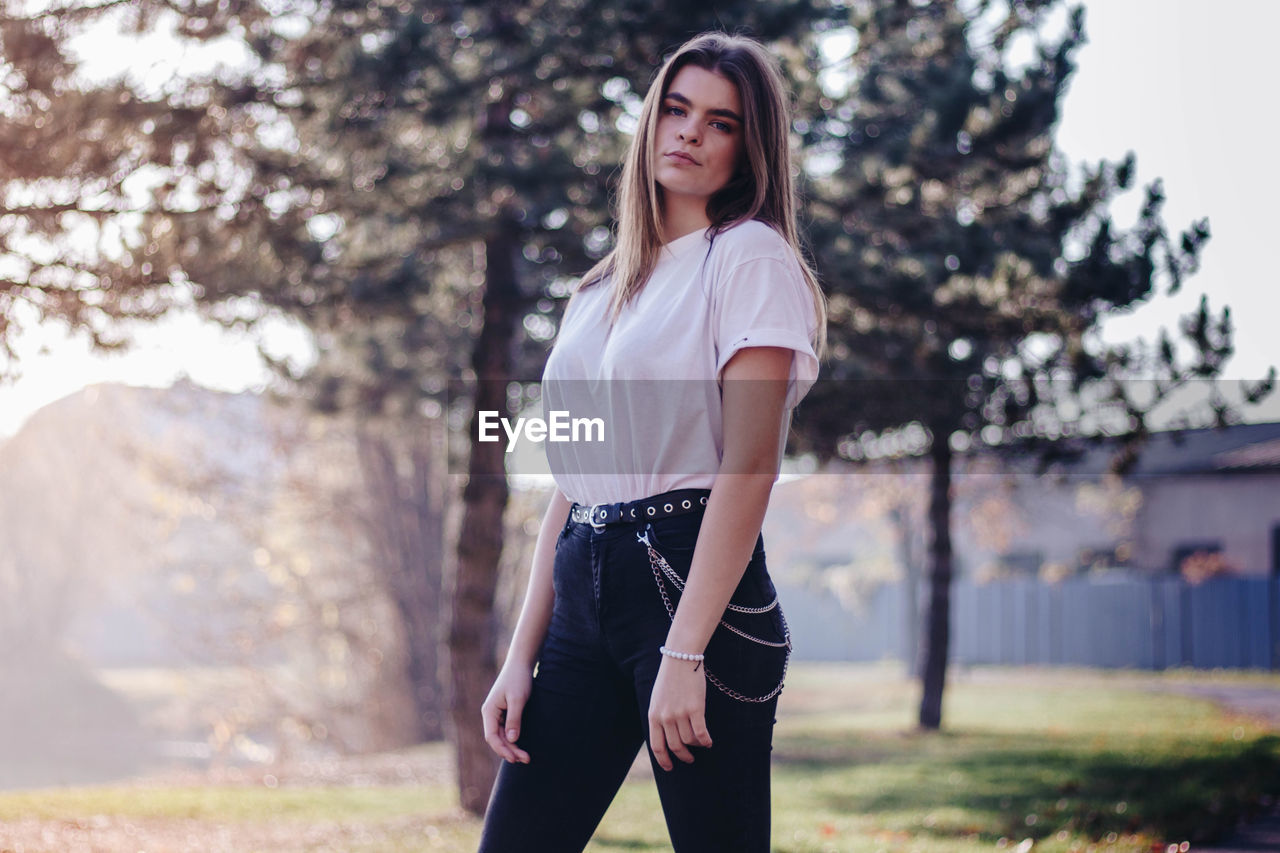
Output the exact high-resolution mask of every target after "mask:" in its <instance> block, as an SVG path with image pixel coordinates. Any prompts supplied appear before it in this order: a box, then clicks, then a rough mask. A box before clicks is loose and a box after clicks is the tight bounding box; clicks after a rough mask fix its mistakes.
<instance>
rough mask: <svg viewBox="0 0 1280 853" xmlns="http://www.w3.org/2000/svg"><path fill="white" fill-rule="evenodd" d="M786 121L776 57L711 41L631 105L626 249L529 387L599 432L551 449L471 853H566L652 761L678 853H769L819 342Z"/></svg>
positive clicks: (592, 283)
mask: <svg viewBox="0 0 1280 853" xmlns="http://www.w3.org/2000/svg"><path fill="white" fill-rule="evenodd" d="M788 113H789V110H788V105H787V100H786V91H785V87H784V84H783V81H782V77H781V74H780V73H779V71H778V68H777V66H776V63H775V61H774V60H773V58H772V56H771V55H770V54H769V53H768V52H767V51H766V50H765V49H764V48H763V47H762V46H761V45H760V44H759V43H758V42H756V41H754V40H751V39H749V38H745V37H740V36H729V35H725V34H722V33H708V34H703V35H701V36H698V37H696V38H694V39H692V40H691V41H689V42H688V43H686V44H684V45H683V46H682V47H680V48H679V50H678V51H676V53H675V54H674V55H672V56H671V58H670V59H669V60H667V62H666V63H665V64H664V65H663V67H662V69H661V70H660V71H659V73H658V76H657V78H656V80H655V81H654V83H653V85H652V87H651V88H650V90H649V92H648V94H647V95H646V97H645V100H644V106H643V108H642V110H641V115H640V124H639V128H638V130H637V133H636V136H635V138H634V141H633V144H632V147H631V150H630V152H629V154H628V157H627V159H626V162H625V164H624V166H623V172H622V184H621V188H620V194H619V210H618V217H617V219H618V231H617V244H616V248H615V249H614V250H613V251H612V252H611V253H610V254H609V255H608V256H607V257H606V258H604V260H602V261H601V262H600V263H599V264H598V265H597V266H596V267H595V268H594V269H592V270H590V271H589V272H588V273H587V274H586V275H585V276H584V277H583V279H582V281H581V283H580V285H579V287H578V289H577V290H576V291H575V293H574V294H573V296H572V298H571V299H570V302H569V305H568V306H567V307H566V310H565V316H564V321H563V324H562V326H561V329H560V333H559V336H558V338H557V340H556V343H555V346H554V348H553V350H552V352H551V354H550V356H549V358H548V361H547V366H546V370H545V373H544V375H543V398H544V405H545V406H546V408H548V409H551V408H553V407H554V408H556V409H562V408H564V407H563V406H562V405H556V403H561V404H564V403H571V404H572V403H577V404H579V405H577V406H576V407H575V406H573V405H570V407H569V410H570V411H572V412H573V414H574V415H575V416H577V415H578V414H579V410H580V409H581V408H582V406H583V405H585V404H588V403H589V404H590V406H592V407H594V409H595V410H594V411H593V413H592V414H594V415H597V416H600V417H601V418H602V420H603V421H604V422H605V423H606V432H607V433H608V439H607V441H606V443H605V447H604V449H603V450H602V449H601V447H600V446H598V445H588V443H587V442H585V441H579V442H569V443H567V444H554V443H551V442H548V443H547V444H546V445H545V446H546V448H547V454H548V458H549V460H550V462H551V468H552V471H553V474H554V478H555V481H556V485H557V488H556V490H555V492H554V494H553V496H552V499H551V503H550V506H549V507H548V509H547V513H546V516H545V517H544V519H543V522H542V528H541V532H540V534H539V536H538V541H537V545H536V547H535V553H534V558H533V566H532V570H531V575H530V579H529V588H528V592H527V594H526V597H525V601H524V606H523V609H522V611H521V614H520V618H519V620H518V623H517V626H516V629H515V633H514V635H513V637H512V641H511V646H510V648H509V650H508V653H507V658H506V662H505V664H504V665H503V667H502V669H501V671H500V673H499V674H498V677H497V679H496V680H495V682H494V685H493V689H492V690H491V691H490V693H489V696H488V698H487V699H486V700H485V702H484V705H483V707H482V709H481V717H482V720H483V725H484V731H485V738H486V740H487V742H488V743H489V745H490V746H491V747H492V748H493V750H494V752H496V753H497V754H498V755H499V756H501V757H502V758H504V759H505V762H504V763H503V764H502V766H501V768H500V770H499V773H498V779H497V783H496V785H495V786H494V790H493V793H492V796H491V799H490V801H489V806H488V810H487V812H486V815H485V824H484V830H483V835H482V838H481V842H480V849H481V851H482V853H517V851H549V853H562V852H563V853H568V851H580V850H582V849H583V848H584V847H585V846H586V844H587V842H588V841H589V839H590V838H591V835H592V833H593V832H594V830H595V828H596V826H597V825H598V823H599V821H600V819H601V818H602V817H603V815H604V813H605V811H606V809H607V808H608V806H609V804H610V802H611V801H612V800H613V797H614V795H615V794H616V793H617V791H618V788H619V786H620V785H621V784H622V781H623V779H624V777H625V776H626V775H627V772H628V770H629V769H630V768H631V766H632V764H633V762H634V760H635V758H636V756H637V754H638V752H639V750H640V748H641V747H642V746H645V745H646V744H647V746H648V749H649V758H650V762H651V765H652V767H653V772H654V776H655V778H656V780H657V785H658V793H659V797H660V799H661V802H662V809H663V813H664V816H665V818H666V824H667V829H668V832H669V834H670V838H671V842H672V845H673V847H674V849H675V850H676V851H677V853H707V851H719V850H724V851H734V852H735V853H750V851H767V850H768V849H769V829H770V793H769V772H770V767H769V764H770V752H771V750H772V748H773V746H772V742H773V726H774V723H775V722H776V719H775V717H774V712H775V710H776V707H777V701H778V699H777V697H778V693H779V691H780V690H781V689H782V682H783V679H784V677H785V673H786V664H787V659H788V656H789V653H790V649H791V639H790V633H789V631H788V629H787V625H786V621H785V619H784V617H783V613H782V609H781V607H780V606H779V604H778V599H777V593H776V591H775V589H774V585H773V582H772V580H771V578H770V576H769V573H768V570H767V568H766V566H765V554H764V542H763V538H762V537H761V535H760V528H761V524H762V522H763V520H764V514H765V508H766V506H767V504H768V500H769V493H770V490H771V488H772V486H773V483H774V482H775V481H776V478H777V475H778V470H779V463H780V459H781V453H782V449H783V447H784V445H785V440H786V431H787V429H788V428H789V425H790V414H791V409H792V408H793V407H794V406H795V405H796V403H798V402H799V400H800V399H801V398H802V397H803V396H804V394H805V393H806V392H807V391H808V390H809V388H810V386H811V385H812V384H813V382H814V380H815V379H816V377H817V372H818V355H819V354H820V353H821V352H822V351H823V348H824V345H825V323H826V308H825V302H824V299H823V295H822V292H821V290H820V289H819V287H818V284H817V281H816V279H815V277H814V275H813V273H812V271H811V270H810V269H809V267H808V266H807V264H806V263H805V261H804V260H803V257H802V255H801V254H800V251H799V246H798V241H797V237H796V225H795V200H794V195H793V189H792V180H791V158H790V150H789V147H788V130H789V124H790V120H789V117H788ZM535 664H536V674H535Z"/></svg>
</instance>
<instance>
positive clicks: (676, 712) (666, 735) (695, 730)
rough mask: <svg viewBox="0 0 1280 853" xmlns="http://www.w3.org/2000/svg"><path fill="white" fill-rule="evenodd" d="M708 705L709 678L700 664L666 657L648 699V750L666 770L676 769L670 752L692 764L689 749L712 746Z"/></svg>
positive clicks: (659, 668)
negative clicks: (706, 714) (707, 715)
mask: <svg viewBox="0 0 1280 853" xmlns="http://www.w3.org/2000/svg"><path fill="white" fill-rule="evenodd" d="M695 667H697V668H696V669H695ZM706 705H707V677H706V675H705V674H704V673H703V671H702V665H701V663H700V662H698V661H689V660H681V659H680V658H673V657H671V656H669V655H663V656H662V663H661V665H660V666H659V667H658V677H657V679H656V680H655V681H654V683H653V695H652V696H650V698H649V747H650V749H651V750H653V756H654V758H656V759H657V761H658V766H660V767H661V768H662V769H663V770H671V769H672V768H674V767H675V764H674V763H673V762H672V761H671V756H670V754H669V753H671V752H674V753H675V754H676V757H677V758H679V759H680V760H681V761H683V762H684V763H686V764H692V763H693V754H692V753H690V752H689V749H688V746H711V734H710V733H709V732H708V731H707V721H706V717H705V715H704V712H705V710H706Z"/></svg>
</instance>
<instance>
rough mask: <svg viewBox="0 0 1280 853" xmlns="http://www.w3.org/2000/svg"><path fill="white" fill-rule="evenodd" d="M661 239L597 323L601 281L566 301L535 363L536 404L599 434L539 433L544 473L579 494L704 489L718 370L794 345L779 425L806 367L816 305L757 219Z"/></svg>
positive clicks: (813, 374) (711, 461) (603, 300)
mask: <svg viewBox="0 0 1280 853" xmlns="http://www.w3.org/2000/svg"><path fill="white" fill-rule="evenodd" d="M708 236H709V229H707V230H704V231H695V232H693V233H691V234H686V235H685V236H683V237H680V238H678V239H676V240H673V241H672V242H670V243H668V244H666V245H665V246H664V247H663V248H662V250H661V254H660V257H659V261H658V263H657V266H656V267H655V268H654V270H653V274H652V275H651V276H650V278H649V280H648V282H646V284H645V286H644V288H643V289H642V290H641V292H640V293H639V294H638V295H637V297H636V299H635V301H633V302H632V303H631V304H629V305H627V306H626V307H625V308H624V309H623V311H622V313H621V315H620V316H619V318H618V320H617V321H616V323H615V324H614V327H613V329H612V330H610V329H609V327H608V303H609V299H608V297H609V286H610V281H609V280H608V279H606V280H605V281H602V282H600V283H598V284H596V285H594V286H592V287H589V288H587V289H585V290H583V291H581V292H580V293H578V294H577V295H576V296H575V297H574V299H573V300H572V302H571V303H570V305H569V308H568V310H567V311H566V313H565V316H564V319H563V322H562V324H561V327H560V332H559V336H558V337H557V339H556V343H555V346H554V347H553V348H552V350H551V354H550V356H548V358H547V364H546V368H545V370H544V372H543V375H542V392H543V405H544V417H546V416H547V413H549V412H551V411H556V410H558V411H564V412H568V413H569V415H570V416H571V417H572V418H584V417H585V418H591V417H596V418H600V419H601V420H602V421H603V422H604V430H603V432H604V436H603V438H604V441H602V442H597V441H589V440H586V439H588V438H594V437H598V436H599V432H598V431H597V432H596V433H595V434H593V435H588V433H587V430H585V429H584V430H583V431H582V432H579V433H578V436H579V440H574V441H550V440H548V441H546V442H544V447H545V449H546V453H547V459H548V462H549V464H550V468H551V473H552V475H553V477H554V479H555V481H556V485H557V486H558V487H559V488H560V491H561V492H563V493H564V495H565V497H567V498H569V499H570V500H572V501H576V502H578V503H582V504H595V503H609V502H614V501H630V500H636V499H638V498H643V497H649V496H650V495H655V494H658V493H660V492H666V491H670V490H672V489H684V488H703V489H709V488H711V486H712V485H713V484H714V483H715V478H716V472H717V471H718V469H719V466H720V460H721V459H722V458H723V456H724V430H723V423H722V417H721V414H722V412H721V399H720V393H721V391H720V383H721V381H722V377H721V372H722V371H723V369H724V366H725V364H726V363H727V362H728V361H729V359H730V358H732V356H733V355H734V353H736V352H738V350H740V349H743V348H745V347H752V346H769V347H786V348H788V349H791V350H793V353H792V358H791V374H790V379H789V381H788V386H787V399H786V405H785V412H786V414H785V415H784V418H783V424H782V433H781V436H780V446H779V455H781V449H782V446H784V445H785V443H786V433H787V430H788V429H789V426H790V420H791V409H792V408H793V407H794V406H795V405H796V404H797V403H799V402H800V400H801V399H802V398H803V397H804V395H805V394H806V393H808V391H809V389H810V387H812V385H813V383H814V381H815V380H816V379H817V376H818V358H817V356H816V355H815V353H814V351H813V345H812V344H811V338H812V335H813V333H814V331H815V330H816V325H817V317H816V314H815V311H814V306H813V297H812V296H811V295H810V291H809V288H808V287H807V286H806V284H805V281H804V277H803V274H802V273H801V270H800V264H799V261H798V259H797V258H796V255H795V253H794V252H793V251H792V249H791V247H790V246H789V245H787V242H786V240H784V239H783V238H782V236H781V235H780V234H778V233H777V232H776V231H774V230H773V228H771V227H770V226H769V225H767V224H766V223H764V222H760V221H757V220H752V221H749V222H744V223H740V224H738V225H736V226H734V227H732V228H730V229H728V230H725V231H723V232H721V233H720V234H719V235H717V236H716V238H715V240H714V242H709V241H708Z"/></svg>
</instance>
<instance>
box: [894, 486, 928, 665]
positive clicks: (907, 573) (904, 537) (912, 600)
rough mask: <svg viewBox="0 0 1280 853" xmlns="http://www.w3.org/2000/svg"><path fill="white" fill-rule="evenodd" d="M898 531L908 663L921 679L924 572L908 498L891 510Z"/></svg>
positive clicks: (895, 528) (906, 659) (905, 651)
mask: <svg viewBox="0 0 1280 853" xmlns="http://www.w3.org/2000/svg"><path fill="white" fill-rule="evenodd" d="M889 517H890V518H891V519H892V520H893V526H894V530H895V531H896V533H897V534H898V542H897V547H898V563H899V564H900V565H901V566H902V578H903V580H902V584H903V598H904V599H905V602H904V606H905V613H904V616H905V622H906V624H905V625H904V632H903V637H904V639H905V646H906V648H905V649H904V650H903V651H904V660H905V661H906V664H907V672H908V677H910V678H919V677H920V675H921V673H922V672H923V671H924V670H923V667H922V666H921V662H920V634H921V633H922V631H921V625H922V622H921V619H920V571H919V569H918V567H917V565H916V560H915V556H916V555H915V553H914V549H913V548H912V547H911V537H912V536H913V534H914V533H915V530H914V524H913V521H912V512H911V507H910V505H909V504H908V503H906V502H905V501H904V502H903V503H899V504H896V505H895V506H894V507H893V508H892V509H891V510H890V511H889Z"/></svg>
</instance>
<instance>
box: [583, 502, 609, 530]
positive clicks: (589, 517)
mask: <svg viewBox="0 0 1280 853" xmlns="http://www.w3.org/2000/svg"><path fill="white" fill-rule="evenodd" d="M601 506H604V504H592V505H591V512H590V513H589V514H588V515H587V521H588V522H590V523H591V527H592V528H593V529H594V530H595V531H596V532H597V533H598V532H600V531H601V530H604V524H605V523H604V522H603V521H601V522H599V523H597V522H596V507H601Z"/></svg>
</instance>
